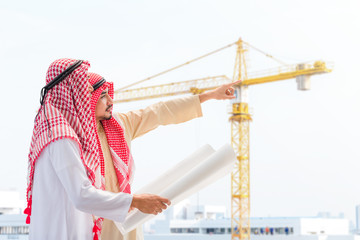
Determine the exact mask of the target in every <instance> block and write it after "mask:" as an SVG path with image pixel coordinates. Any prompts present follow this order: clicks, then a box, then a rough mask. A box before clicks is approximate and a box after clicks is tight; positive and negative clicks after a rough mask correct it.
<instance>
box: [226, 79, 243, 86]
mask: <svg viewBox="0 0 360 240" xmlns="http://www.w3.org/2000/svg"><path fill="white" fill-rule="evenodd" d="M241 81H242V80H238V81H235V82H232V83H228V84H227V86H229V87H231V86H233V85H236V84H239V83H241Z"/></svg>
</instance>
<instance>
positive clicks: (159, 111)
mask: <svg viewBox="0 0 360 240" xmlns="http://www.w3.org/2000/svg"><path fill="white" fill-rule="evenodd" d="M201 116H202V111H201V105H200V99H199V96H197V95H195V96H188V97H183V98H178V99H174V100H169V101H165V102H159V103H156V104H153V105H151V106H149V107H147V108H145V109H141V110H136V111H131V112H128V113H125V114H124V113H114V118H115V119H116V120H117V121H119V123H120V124H121V125H122V127H123V128H124V135H125V140H126V142H127V144H128V146H129V148H130V149H131V141H132V140H133V139H135V138H137V137H140V136H141V135H143V134H145V133H147V132H149V131H151V130H153V129H155V128H157V127H158V126H160V125H168V124H178V123H182V122H186V121H189V120H191V119H193V118H197V117H201ZM98 132H99V137H100V142H101V148H102V151H103V154H104V159H105V189H106V190H107V191H110V192H119V182H118V180H117V176H116V172H115V169H114V164H113V160H112V157H111V153H110V149H109V145H108V143H107V139H106V135H105V131H104V129H103V128H102V126H98ZM101 239H102V240H108V239H112V240H113V239H127V240H134V239H143V235H142V231H141V229H137V230H136V229H135V230H134V231H132V232H130V233H129V234H127V236H122V235H121V234H120V232H119V230H118V229H117V228H116V226H115V224H114V223H113V221H111V220H108V219H104V223H103V228H102V233H101Z"/></svg>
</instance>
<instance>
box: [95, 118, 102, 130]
mask: <svg viewBox="0 0 360 240" xmlns="http://www.w3.org/2000/svg"><path fill="white" fill-rule="evenodd" d="M96 128H97V130H98V131H99V129H100V128H102V124H101V122H100V120H98V119H96Z"/></svg>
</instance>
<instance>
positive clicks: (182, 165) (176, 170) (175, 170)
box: [136, 144, 215, 194]
mask: <svg viewBox="0 0 360 240" xmlns="http://www.w3.org/2000/svg"><path fill="white" fill-rule="evenodd" d="M214 152H215V150H214V149H213V148H212V147H211V146H210V145H209V144H206V145H204V146H202V147H201V148H199V149H197V150H196V151H195V152H193V153H192V154H191V155H190V156H188V157H187V158H185V159H184V160H182V161H180V162H179V163H177V164H175V165H174V166H173V167H172V168H170V169H169V170H167V171H166V172H165V173H164V174H162V175H161V176H159V177H158V178H156V179H155V180H154V181H152V182H150V183H149V184H147V185H145V186H144V187H142V188H141V189H139V190H138V191H136V194H141V193H152V194H159V193H161V192H162V191H164V190H165V189H166V188H167V187H169V186H170V185H171V184H173V183H174V182H175V181H177V180H178V179H180V178H181V177H182V176H184V175H185V174H186V173H188V172H189V171H190V170H191V169H193V168H194V167H195V166H196V165H198V164H199V163H201V162H202V161H204V160H206V159H207V158H208V157H209V156H210V155H211V154H213V153H214Z"/></svg>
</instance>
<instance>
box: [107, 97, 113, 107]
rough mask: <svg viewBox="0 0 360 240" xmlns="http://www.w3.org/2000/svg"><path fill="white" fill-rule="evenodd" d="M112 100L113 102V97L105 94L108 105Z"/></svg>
mask: <svg viewBox="0 0 360 240" xmlns="http://www.w3.org/2000/svg"><path fill="white" fill-rule="evenodd" d="M113 102H114V101H113V99H112V98H111V97H110V96H109V95H107V103H108V105H112V104H113Z"/></svg>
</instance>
